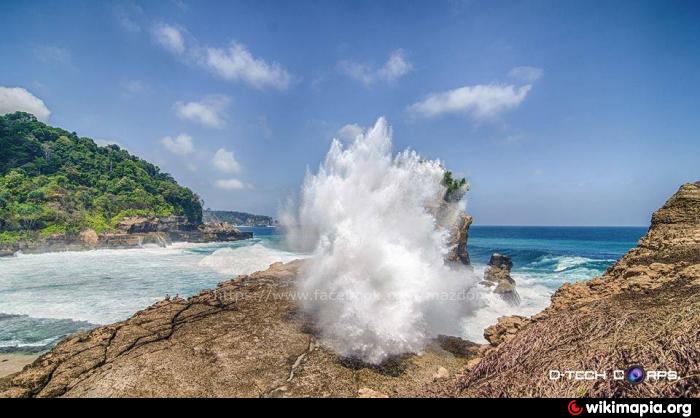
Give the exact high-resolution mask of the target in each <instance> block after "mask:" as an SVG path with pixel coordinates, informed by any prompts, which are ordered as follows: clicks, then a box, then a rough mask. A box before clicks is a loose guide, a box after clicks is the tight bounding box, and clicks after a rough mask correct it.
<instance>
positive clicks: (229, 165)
mask: <svg viewBox="0 0 700 418" xmlns="http://www.w3.org/2000/svg"><path fill="white" fill-rule="evenodd" d="M212 163H213V164H214V167H216V168H217V169H219V170H221V171H223V172H225V173H237V172H239V171H240V170H241V165H240V164H239V163H238V161H236V158H235V157H234V156H233V152H232V151H226V150H225V149H223V148H219V149H218V150H217V151H216V153H215V154H214V159H213V160H212Z"/></svg>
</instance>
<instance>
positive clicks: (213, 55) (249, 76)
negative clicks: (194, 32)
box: [203, 42, 292, 90]
mask: <svg viewBox="0 0 700 418" xmlns="http://www.w3.org/2000/svg"><path fill="white" fill-rule="evenodd" d="M203 64H204V65H205V66H206V67H207V68H209V70H211V71H212V72H214V73H215V74H217V75H218V76H219V77H221V78H223V79H226V80H230V81H243V82H244V83H247V84H249V85H251V86H253V87H256V88H267V87H272V88H275V89H277V90H286V89H287V88H288V87H289V84H290V83H291V81H292V77H291V75H290V74H289V73H288V72H287V70H285V69H284V68H282V66H281V65H280V64H278V63H276V62H273V63H267V62H265V61H264V60H262V59H260V58H255V57H254V56H253V55H252V54H251V53H250V51H248V49H247V48H246V47H245V45H243V44H239V43H236V42H234V43H232V44H231V46H230V47H229V48H228V49H225V48H207V49H206V56H205V58H204V62H203Z"/></svg>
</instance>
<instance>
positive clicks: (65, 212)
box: [0, 112, 202, 242]
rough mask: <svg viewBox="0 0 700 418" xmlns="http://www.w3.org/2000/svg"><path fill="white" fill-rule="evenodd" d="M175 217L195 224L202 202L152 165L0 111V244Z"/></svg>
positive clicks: (18, 114) (111, 147)
mask: <svg viewBox="0 0 700 418" xmlns="http://www.w3.org/2000/svg"><path fill="white" fill-rule="evenodd" d="M173 214H174V215H183V216H186V217H187V218H188V219H189V220H190V221H191V222H196V223H199V222H201V220H202V205H201V202H200V199H199V197H198V196H197V195H196V194H194V193H193V192H192V191H191V190H190V189H187V188H185V187H181V186H180V185H178V184H177V182H175V180H174V179H173V178H172V177H171V176H170V175H169V174H166V173H162V172H160V169H159V168H158V167H156V166H155V165H153V164H150V163H148V162H147V161H144V160H141V159H140V158H138V157H136V156H133V155H130V154H129V153H128V152H127V151H125V150H123V149H121V148H119V147H118V146H116V145H109V146H105V147H101V146H97V145H96V144H95V142H94V141H93V140H92V139H90V138H80V137H78V135H76V134H75V133H71V132H67V131H65V130H63V129H59V128H53V127H51V126H47V125H45V124H44V123H41V122H39V121H38V120H37V119H36V118H35V117H34V116H33V115H30V114H28V113H24V112H16V113H13V114H8V115H4V116H0V242H11V241H16V240H18V239H20V238H22V237H27V236H31V235H36V234H37V233H39V234H42V235H50V234H57V233H61V234H75V233H78V232H80V231H81V230H83V229H86V228H92V229H94V230H96V231H97V232H98V233H99V232H104V231H109V230H112V229H114V227H115V226H116V225H117V223H118V222H119V221H120V220H121V219H122V218H124V217H125V216H130V215H154V216H160V217H162V216H169V215H173Z"/></svg>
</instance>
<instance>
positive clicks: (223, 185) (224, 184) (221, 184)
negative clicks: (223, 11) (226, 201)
mask: <svg viewBox="0 0 700 418" xmlns="http://www.w3.org/2000/svg"><path fill="white" fill-rule="evenodd" d="M215 184H216V187H218V188H219V189H224V190H241V189H245V188H246V185H245V184H244V183H243V182H242V181H240V180H238V179H221V180H217V181H216V183H215Z"/></svg>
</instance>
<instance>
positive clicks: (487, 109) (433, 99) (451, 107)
mask: <svg viewBox="0 0 700 418" xmlns="http://www.w3.org/2000/svg"><path fill="white" fill-rule="evenodd" d="M531 88H532V86H531V85H529V84H527V85H524V86H521V87H515V86H513V85H503V84H478V85H475V86H464V87H460V88H457V89H454V90H449V91H446V92H441V93H433V94H430V95H428V97H427V98H426V99H425V100H423V101H421V102H418V103H414V104H413V105H411V106H409V108H408V109H409V111H410V112H412V113H413V114H415V115H417V116H420V117H425V118H430V117H435V116H439V115H442V114H447V113H464V114H468V115H470V116H471V117H472V118H474V119H475V120H482V119H488V118H492V117H494V116H496V115H498V114H499V113H501V112H504V111H506V110H508V109H512V108H515V107H517V106H518V105H520V103H522V101H523V100H525V97H526V96H527V94H528V92H529V91H530V89H531Z"/></svg>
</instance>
